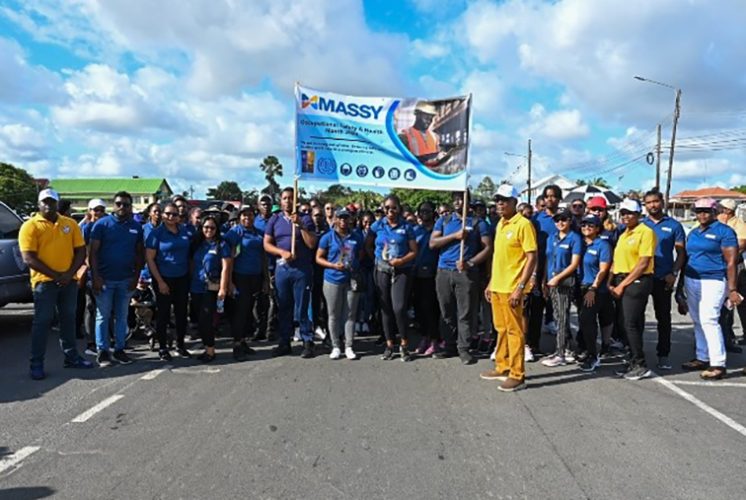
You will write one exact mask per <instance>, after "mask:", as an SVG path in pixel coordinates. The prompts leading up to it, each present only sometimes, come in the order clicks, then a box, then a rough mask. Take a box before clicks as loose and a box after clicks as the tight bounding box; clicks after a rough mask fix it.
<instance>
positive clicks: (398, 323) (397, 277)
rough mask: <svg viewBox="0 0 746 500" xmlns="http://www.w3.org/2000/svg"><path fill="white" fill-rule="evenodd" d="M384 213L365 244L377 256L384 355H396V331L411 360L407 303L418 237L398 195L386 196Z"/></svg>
mask: <svg viewBox="0 0 746 500" xmlns="http://www.w3.org/2000/svg"><path fill="white" fill-rule="evenodd" d="M383 210H384V212H385V216H384V217H383V218H381V219H380V220H378V221H376V222H375V223H374V224H373V225H372V226H371V228H370V233H369V234H368V237H367V238H366V241H365V245H366V250H367V251H368V254H369V255H372V256H375V274H374V281H375V284H376V289H377V290H378V297H379V299H380V301H379V304H380V306H381V322H382V323H383V333H384V335H385V336H386V349H385V350H384V351H383V355H382V356H381V359H384V360H388V359H391V358H392V357H393V355H394V341H395V340H396V332H398V333H399V336H400V337H401V345H400V347H399V352H400V355H401V360H402V361H411V360H412V357H411V355H410V353H409V348H408V344H409V341H408V335H407V327H408V326H409V320H408V319H407V305H408V304H409V291H410V283H411V274H412V273H411V271H412V266H413V264H414V260H415V258H416V257H417V241H416V240H415V235H414V230H413V229H412V225H411V224H409V223H408V222H406V221H405V220H404V219H402V218H401V216H400V214H401V203H400V202H399V198H398V197H396V196H395V195H389V196H387V197H386V199H384V200H383Z"/></svg>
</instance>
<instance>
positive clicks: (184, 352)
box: [176, 347, 192, 358]
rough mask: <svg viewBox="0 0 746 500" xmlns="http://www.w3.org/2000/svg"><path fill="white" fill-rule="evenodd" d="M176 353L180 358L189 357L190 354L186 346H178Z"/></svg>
mask: <svg viewBox="0 0 746 500" xmlns="http://www.w3.org/2000/svg"><path fill="white" fill-rule="evenodd" d="M176 354H178V355H179V356H181V357H182V358H191V357H192V355H191V353H190V352H189V351H187V349H186V347H179V348H178V349H176Z"/></svg>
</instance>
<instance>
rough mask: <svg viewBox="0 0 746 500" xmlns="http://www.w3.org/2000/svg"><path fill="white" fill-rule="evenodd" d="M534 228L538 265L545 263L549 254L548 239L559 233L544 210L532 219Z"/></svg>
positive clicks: (552, 220)
mask: <svg viewBox="0 0 746 500" xmlns="http://www.w3.org/2000/svg"><path fill="white" fill-rule="evenodd" d="M532 220H533V222H534V228H536V244H537V246H538V251H537V252H536V255H537V259H538V260H539V262H540V263H544V262H546V259H547V258H548V257H549V254H550V253H551V248H549V238H551V237H552V236H554V235H555V234H557V233H558V232H559V229H557V226H556V225H555V224H554V219H553V218H552V216H551V215H549V214H548V213H546V211H545V210H542V211H541V212H539V213H537V214H536V215H534V217H533V219H532Z"/></svg>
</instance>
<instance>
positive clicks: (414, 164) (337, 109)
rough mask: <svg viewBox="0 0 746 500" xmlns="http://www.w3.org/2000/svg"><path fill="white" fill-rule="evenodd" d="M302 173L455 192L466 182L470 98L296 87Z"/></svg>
mask: <svg viewBox="0 0 746 500" xmlns="http://www.w3.org/2000/svg"><path fill="white" fill-rule="evenodd" d="M295 94H296V106H295V109H296V169H295V173H296V175H297V176H298V177H299V178H300V179H307V180H323V181H326V182H334V183H343V184H357V185H368V186H378V187H408V188H415V189H436V190H444V191H457V190H462V189H464V186H465V185H466V182H467V170H468V146H469V123H470V119H469V118H470V117H469V114H470V111H471V97H470V96H467V97H454V98H449V99H436V100H428V99H420V98H414V99H413V98H396V97H359V96H349V95H343V94H336V93H333V92H324V91H320V90H314V89H309V88H306V87H301V86H296V89H295Z"/></svg>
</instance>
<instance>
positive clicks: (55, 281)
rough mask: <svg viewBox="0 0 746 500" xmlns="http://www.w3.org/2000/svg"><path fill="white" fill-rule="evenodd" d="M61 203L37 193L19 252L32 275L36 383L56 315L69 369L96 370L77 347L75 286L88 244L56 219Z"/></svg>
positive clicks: (72, 226) (66, 220)
mask: <svg viewBox="0 0 746 500" xmlns="http://www.w3.org/2000/svg"><path fill="white" fill-rule="evenodd" d="M59 200H60V197H59V195H58V194H57V192H55V191H53V190H52V189H45V190H43V191H41V192H40V193H39V212H38V213H37V214H36V215H34V216H33V217H32V218H31V219H29V220H27V221H26V222H24V223H23V226H21V231H20V233H19V234H18V246H19V247H20V249H21V253H22V254H23V260H24V262H26V264H27V265H28V266H29V268H30V269H31V288H32V289H33V294H34V319H33V323H32V326H31V360H30V361H31V369H30V375H31V378H32V379H34V380H41V379H43V378H44V377H46V374H45V373H44V355H45V353H46V348H47V335H48V334H49V330H50V329H51V327H52V320H53V318H54V313H55V310H56V311H57V312H58V318H59V326H60V346H61V347H62V351H63V353H64V355H65V364H64V366H65V367H66V368H93V363H91V362H90V361H88V360H86V359H84V358H83V357H82V356H80V354H78V349H77V346H76V345H75V309H76V304H77V295H78V293H77V285H76V284H75V281H74V279H75V273H76V271H77V270H78V269H79V268H80V266H81V265H83V261H84V260H85V243H84V241H83V235H82V233H81V232H80V228H79V227H78V224H77V223H76V222H75V221H74V220H73V219H71V218H70V217H65V216H64V215H60V214H59V213H57V203H58V202H59Z"/></svg>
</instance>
